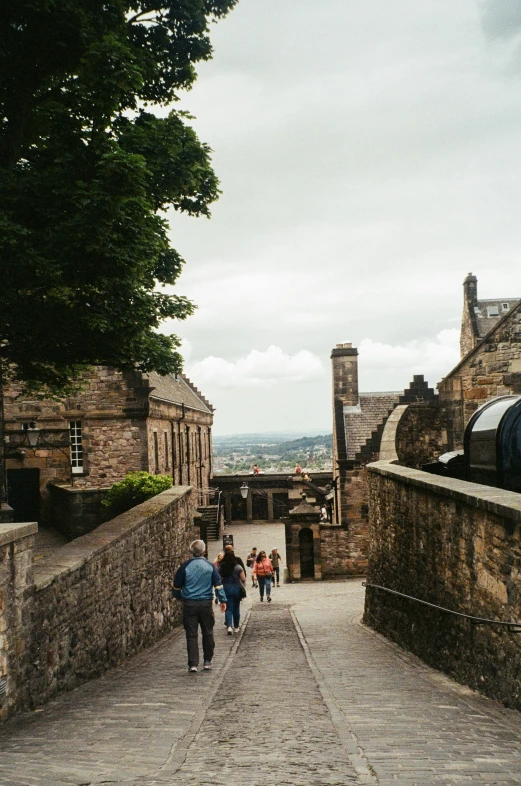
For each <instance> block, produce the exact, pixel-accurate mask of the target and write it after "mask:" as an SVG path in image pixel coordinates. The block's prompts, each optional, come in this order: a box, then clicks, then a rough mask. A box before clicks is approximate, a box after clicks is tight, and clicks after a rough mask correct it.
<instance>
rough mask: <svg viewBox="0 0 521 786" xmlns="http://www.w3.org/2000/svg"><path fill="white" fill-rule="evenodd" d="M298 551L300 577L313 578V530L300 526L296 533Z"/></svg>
mask: <svg viewBox="0 0 521 786" xmlns="http://www.w3.org/2000/svg"><path fill="white" fill-rule="evenodd" d="M298 540H299V551H300V578H301V579H313V578H315V555H314V548H313V531H312V530H311V529H310V528H309V527H302V529H301V530H300V532H299V534H298Z"/></svg>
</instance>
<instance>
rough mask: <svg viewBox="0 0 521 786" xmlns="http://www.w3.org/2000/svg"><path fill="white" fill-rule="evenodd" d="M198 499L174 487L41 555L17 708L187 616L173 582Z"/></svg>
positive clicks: (30, 594)
mask: <svg viewBox="0 0 521 786" xmlns="http://www.w3.org/2000/svg"><path fill="white" fill-rule="evenodd" d="M194 497H195V495H194V494H192V493H191V489H189V488H186V487H177V488H171V489H168V490H167V491H164V492H163V493H162V494H159V495H158V496H157V497H154V498H153V499H151V500H148V502H144V503H143V504H142V505H138V506H137V507H135V508H133V509H132V510H131V511H128V512H127V513H124V514H122V515H121V516H118V517H117V518H115V519H112V520H111V521H109V522H106V523H105V524H102V525H101V526H100V527H98V528H97V530H96V531H95V532H92V533H90V534H88V535H85V536H83V537H81V538H78V539H77V540H75V541H73V542H72V543H69V544H67V545H65V546H63V547H62V548H61V549H59V550H58V551H57V552H55V553H54V554H53V555H49V556H48V557H45V558H43V559H42V560H41V561H40V562H39V563H37V565H36V566H35V568H34V580H33V578H32V576H30V575H28V576H26V580H25V584H24V586H23V588H22V587H21V585H20V592H21V593H22V596H23V598H25V606H24V615H25V616H24V617H23V620H22V622H23V624H22V633H21V634H20V635H19V637H18V642H19V646H18V651H17V659H18V667H17V672H16V690H13V691H12V692H11V693H10V704H9V708H8V711H9V713H12V712H14V711H17V710H21V709H27V708H32V707H34V706H36V705H38V704H42V703H43V702H45V701H47V700H48V699H49V698H51V697H52V696H53V695H54V694H55V693H56V692H57V691H61V690H69V689H71V688H73V687H74V686H76V685H78V684H79V683H81V682H83V681H85V680H88V679H91V678H93V677H96V676H98V675H99V674H101V673H102V672H103V671H105V670H106V669H108V668H111V667H114V666H117V665H118V664H119V663H121V662H122V661H123V660H125V659H126V658H129V657H131V656H132V655H134V654H136V653H137V652H139V651H140V650H142V649H143V648H145V647H148V646H150V645H151V644H153V643H154V642H155V641H157V640H158V639H159V638H160V637H161V636H163V635H164V634H165V633H167V632H168V631H169V630H171V629H172V628H173V627H174V626H175V625H177V624H178V623H179V622H180V614H181V608H180V604H179V603H177V602H176V601H174V600H173V599H172V581H173V576H174V573H175V570H176V569H177V567H178V566H179V564H180V563H181V562H182V560H183V559H186V558H187V557H188V545H189V543H190V541H191V540H192V538H193V517H194V513H195V501H196V500H195V499H194ZM1 531H3V529H2V530H0V532H1ZM17 548H18V547H17ZM29 555H30V552H29ZM20 603H21V597H20V598H19V599H18V600H17V601H16V604H17V606H20ZM16 613H17V614H18V611H17V612H16ZM8 665H9V664H8Z"/></svg>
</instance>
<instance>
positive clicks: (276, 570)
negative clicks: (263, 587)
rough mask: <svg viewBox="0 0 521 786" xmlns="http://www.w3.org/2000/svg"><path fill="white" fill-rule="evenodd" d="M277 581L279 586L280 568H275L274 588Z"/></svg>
mask: <svg viewBox="0 0 521 786" xmlns="http://www.w3.org/2000/svg"><path fill="white" fill-rule="evenodd" d="M275 579H277V584H280V568H273V586H275Z"/></svg>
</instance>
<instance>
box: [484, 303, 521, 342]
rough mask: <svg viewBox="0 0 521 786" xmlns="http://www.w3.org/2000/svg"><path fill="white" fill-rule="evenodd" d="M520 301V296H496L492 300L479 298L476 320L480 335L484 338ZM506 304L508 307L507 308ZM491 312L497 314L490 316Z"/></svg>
mask: <svg viewBox="0 0 521 786" xmlns="http://www.w3.org/2000/svg"><path fill="white" fill-rule="evenodd" d="M518 303H519V298H509V297H506V298H495V299H492V300H490V299H489V300H478V306H477V311H476V321H477V324H478V336H479V338H484V337H485V336H486V335H487V333H489V332H490V331H491V330H492V328H493V327H495V326H496V325H497V323H498V322H499V320H500V319H501V318H502V317H504V316H506V314H508V313H510V311H511V310H512V309H513V308H514V306H516V305H517V304H518ZM505 306H506V308H505ZM490 312H492V313H494V314H495V316H489V314H490Z"/></svg>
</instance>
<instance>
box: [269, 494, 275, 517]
mask: <svg viewBox="0 0 521 786" xmlns="http://www.w3.org/2000/svg"><path fill="white" fill-rule="evenodd" d="M273 520H274V515H273V491H271V490H269V491H268V521H273Z"/></svg>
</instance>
